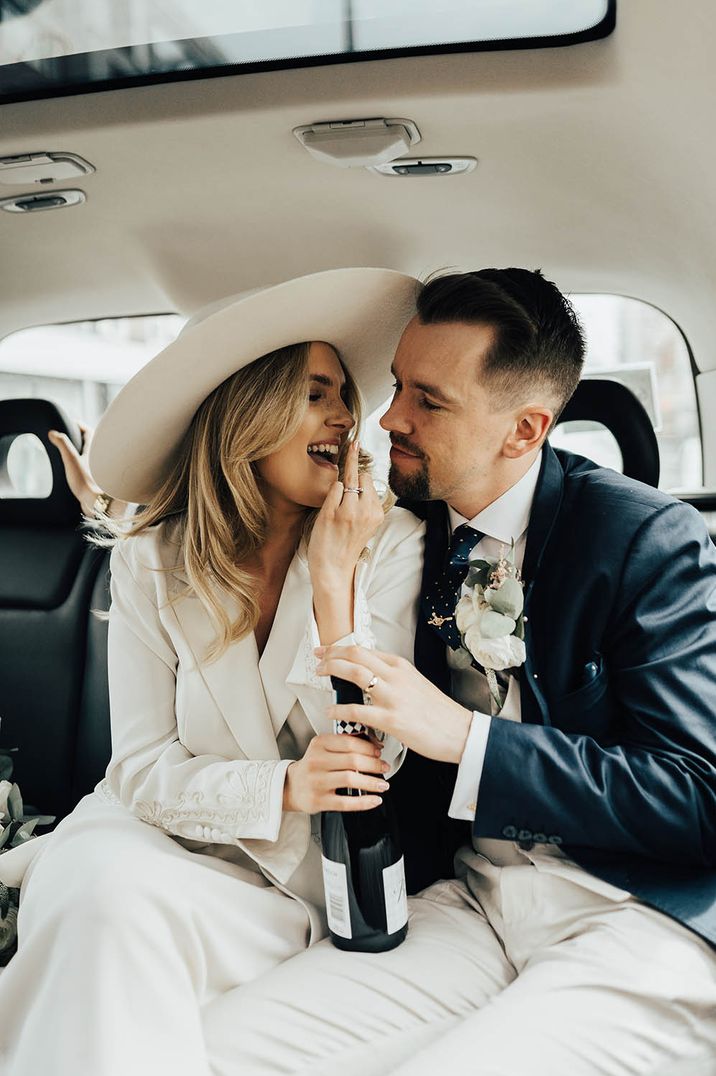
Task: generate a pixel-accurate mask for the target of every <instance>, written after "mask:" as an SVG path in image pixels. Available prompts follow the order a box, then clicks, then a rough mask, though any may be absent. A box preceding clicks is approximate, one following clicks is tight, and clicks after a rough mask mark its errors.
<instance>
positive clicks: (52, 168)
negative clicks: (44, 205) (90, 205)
mask: <svg viewBox="0 0 716 1076" xmlns="http://www.w3.org/2000/svg"><path fill="white" fill-rule="evenodd" d="M94 171H95V167H94V165H93V164H90V163H89V161H86V160H85V159H84V157H78V156H77V154H76V153H16V154H15V155H14V156H12V157H0V183H4V184H6V185H7V186H9V187H18V186H20V187H24V186H26V185H27V184H28V183H38V184H45V183H57V182H58V181H64V180H67V179H76V177H77V176H86V175H89V174H90V172H94Z"/></svg>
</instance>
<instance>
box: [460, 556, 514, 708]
mask: <svg viewBox="0 0 716 1076" xmlns="http://www.w3.org/2000/svg"><path fill="white" fill-rule="evenodd" d="M465 585H466V586H468V587H469V588H470V593H469V594H465V595H463V597H462V598H460V601H459V602H458V604H457V608H456V610H455V623H456V625H457V628H458V631H459V632H460V637H461V639H462V645H463V648H464V649H465V650H466V651H467V652H468V654H469V655H470V656H471V658H472V659H474V661H476V662H478V663H479V664H480V665H482V667H483V668H484V670H485V674H486V676H487V682H488V685H489V687H490V695H491V696H492V698H493V700H494V702H495V705H496V706H497V709H498V710H500V709H501V708H502V705H503V703H504V701H505V700H504V698H502V696H501V694H500V689H499V685H498V683H497V677H496V676H495V672H497V671H501V670H503V669H514V668H517V667H518V666H520V665H522V664H524V661H525V659H526V657H527V652H526V650H525V629H524V612H523V610H524V591H523V584H522V580H521V578H520V573H519V571H518V569H517V568H516V566H515V543H514V540H513V542H512V545H511V547H510V550H509V552H508V553H507V554H505V555H502V556H500V557H497V558H490V559H486V560H471V561H470V568H469V571H468V575H467V579H466V580H465Z"/></svg>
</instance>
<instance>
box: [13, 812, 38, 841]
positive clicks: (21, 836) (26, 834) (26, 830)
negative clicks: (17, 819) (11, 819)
mask: <svg viewBox="0 0 716 1076" xmlns="http://www.w3.org/2000/svg"><path fill="white" fill-rule="evenodd" d="M36 825H37V818H31V819H30V820H29V822H23V823H22V825H21V826H19V827H18V829H17V832H16V833H15V836H14V838H13V845H14V847H15V848H17V846H18V845H19V844H24V843H25V841H29V840H30V837H32V834H33V830H34V829H35V826H36Z"/></svg>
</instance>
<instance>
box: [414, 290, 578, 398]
mask: <svg viewBox="0 0 716 1076" xmlns="http://www.w3.org/2000/svg"><path fill="white" fill-rule="evenodd" d="M418 317H419V318H420V321H421V322H422V323H423V325H435V324H439V323H443V324H444V323H450V322H461V323H463V324H468V325H488V326H491V327H492V328H493V329H494V330H495V340H494V343H493V345H492V347H491V348H490V350H489V351H488V353H487V355H486V356H485V362H484V366H483V369H482V371H481V379H482V381H483V383H484V384H485V385H486V387H488V388H489V390H490V391H491V392H492V393H493V394H494V395H495V397H496V400H497V401H498V406H507V405H508V403H509V402H510V400H514V399H515V396H518V397H519V396H523V395H525V396H526V395H528V394H529V390H530V389H531V388H534V387H544V388H545V389H547V390H548V391H550V392H552V393H553V395H554V403H555V418H556V417H557V415H558V414H559V412H560V411H561V410H562V408H563V407H564V405H565V404H566V403H567V400H568V399H569V398H570V396H571V395H572V393H573V392H574V390H575V389H576V387H577V384H578V382H579V378H580V375H581V372H582V366H583V364H584V334H583V333H582V329H581V326H580V324H579V321H578V320H577V315H576V314H575V312H574V309H573V307H572V304H571V303H570V302H569V300H568V299H566V298H565V297H564V295H562V293H561V292H560V290H559V289H558V288H557V286H556V285H555V284H553V283H551V281H549V280H545V278H544V277H543V276H542V273H541V272H540V270H539V269H537V270H534V271H531V270H529V269H480V270H479V271H477V272H474V273H449V274H446V275H442V276H437V277H433V279H432V280H429V281H428V282H427V283H426V284H425V285H424V286H423V288H422V290H421V291H420V294H419V296H418Z"/></svg>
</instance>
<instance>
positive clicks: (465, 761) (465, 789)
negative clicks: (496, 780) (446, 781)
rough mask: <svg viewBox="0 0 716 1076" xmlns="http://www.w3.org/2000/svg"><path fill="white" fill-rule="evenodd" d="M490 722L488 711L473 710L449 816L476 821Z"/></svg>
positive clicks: (466, 820)
mask: <svg viewBox="0 0 716 1076" xmlns="http://www.w3.org/2000/svg"><path fill="white" fill-rule="evenodd" d="M491 721H492V718H491V717H490V716H489V714H483V713H481V712H480V711H479V710H474V711H473V714H472V722H471V724H470V731H469V733H468V734H467V740H466V741H465V749H464V750H463V753H462V758H461V759H460V765H459V766H458V769H457V778H456V780H455V788H454V790H453V794H452V800H451V801H450V806H449V808H448V814H449V816H450V818H459V819H461V820H462V821H465V822H473V821H474V819H475V812H476V810H477V797H478V793H479V790H480V780H481V778H482V767H483V766H484V764H485V753H486V751H487V738H488V736H489V735H490V722H491Z"/></svg>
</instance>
